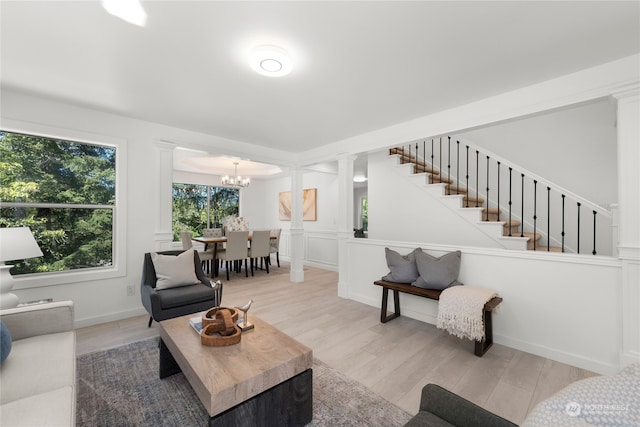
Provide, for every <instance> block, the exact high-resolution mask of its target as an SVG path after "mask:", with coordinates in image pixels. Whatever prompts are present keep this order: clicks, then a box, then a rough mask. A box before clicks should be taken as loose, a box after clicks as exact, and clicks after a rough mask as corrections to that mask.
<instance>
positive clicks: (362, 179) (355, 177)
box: [353, 175, 367, 182]
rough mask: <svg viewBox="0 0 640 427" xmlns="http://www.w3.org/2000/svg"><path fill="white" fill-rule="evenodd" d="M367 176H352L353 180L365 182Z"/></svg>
mask: <svg viewBox="0 0 640 427" xmlns="http://www.w3.org/2000/svg"><path fill="white" fill-rule="evenodd" d="M366 180H367V177H366V176H364V175H356V176H354V177H353V182H365V181H366Z"/></svg>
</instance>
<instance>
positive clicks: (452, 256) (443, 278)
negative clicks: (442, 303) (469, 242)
mask: <svg viewBox="0 0 640 427" xmlns="http://www.w3.org/2000/svg"><path fill="white" fill-rule="evenodd" d="M461 255H462V253H461V252H460V251H455V252H450V253H448V254H445V255H442V256H441V257H440V258H436V257H434V256H432V255H429V254H427V253H424V252H422V251H420V252H419V253H417V254H416V265H417V267H418V273H419V274H420V277H418V278H417V279H416V280H415V281H414V282H413V283H411V284H412V285H413V286H417V287H418V288H425V289H437V290H443V289H446V288H448V287H450V286H456V285H462V283H460V282H458V273H460V257H461Z"/></svg>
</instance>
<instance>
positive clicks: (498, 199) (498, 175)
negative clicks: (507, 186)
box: [496, 162, 500, 221]
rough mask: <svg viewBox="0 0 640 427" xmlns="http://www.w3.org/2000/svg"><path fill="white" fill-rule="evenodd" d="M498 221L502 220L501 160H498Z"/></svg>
mask: <svg viewBox="0 0 640 427" xmlns="http://www.w3.org/2000/svg"><path fill="white" fill-rule="evenodd" d="M496 221H500V162H498V216H497V217H496Z"/></svg>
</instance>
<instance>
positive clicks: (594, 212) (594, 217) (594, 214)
mask: <svg viewBox="0 0 640 427" xmlns="http://www.w3.org/2000/svg"><path fill="white" fill-rule="evenodd" d="M597 214H598V212H596V211H593V252H592V253H593V254H594V255H595V254H596V215H597Z"/></svg>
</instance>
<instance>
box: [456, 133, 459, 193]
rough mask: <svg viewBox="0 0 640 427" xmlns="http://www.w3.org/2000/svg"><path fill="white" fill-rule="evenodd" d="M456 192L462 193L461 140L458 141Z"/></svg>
mask: <svg viewBox="0 0 640 427" xmlns="http://www.w3.org/2000/svg"><path fill="white" fill-rule="evenodd" d="M456 150H457V154H456V194H460V141H456Z"/></svg>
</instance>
